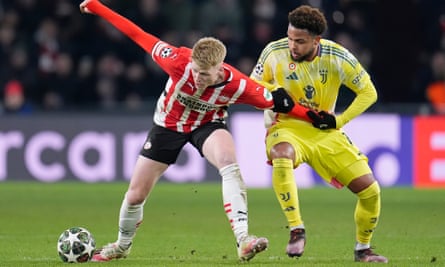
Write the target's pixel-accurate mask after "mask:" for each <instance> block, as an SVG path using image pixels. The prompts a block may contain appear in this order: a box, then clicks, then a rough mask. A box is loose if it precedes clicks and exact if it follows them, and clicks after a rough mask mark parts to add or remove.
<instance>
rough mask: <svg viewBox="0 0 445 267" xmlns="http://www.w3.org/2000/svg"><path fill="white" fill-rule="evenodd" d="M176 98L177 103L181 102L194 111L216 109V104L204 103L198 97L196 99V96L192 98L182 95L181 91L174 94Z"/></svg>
mask: <svg viewBox="0 0 445 267" xmlns="http://www.w3.org/2000/svg"><path fill="white" fill-rule="evenodd" d="M176 100H178V101H179V103H181V104H183V105H184V106H186V107H187V108H189V109H192V110H194V111H198V112H201V113H206V112H209V111H212V110H216V109H218V106H217V105H213V104H210V103H206V102H203V101H200V100H199V99H196V98H193V97H190V96H187V95H183V94H181V93H179V94H177V95H176Z"/></svg>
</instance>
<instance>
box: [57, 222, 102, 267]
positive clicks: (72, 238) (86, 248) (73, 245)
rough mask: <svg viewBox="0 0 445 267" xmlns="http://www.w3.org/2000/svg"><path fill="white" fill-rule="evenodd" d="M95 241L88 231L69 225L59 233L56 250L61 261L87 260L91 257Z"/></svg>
mask: <svg viewBox="0 0 445 267" xmlns="http://www.w3.org/2000/svg"><path fill="white" fill-rule="evenodd" d="M95 248H96V241H95V240H94V237H93V235H91V233H90V231H88V230H87V229H85V228H82V227H71V228H69V229H67V230H65V231H63V233H62V234H61V235H60V237H59V240H58V241H57V252H58V253H59V256H60V258H61V259H62V261H63V262H87V261H89V260H90V259H91V257H93V253H94V250H95Z"/></svg>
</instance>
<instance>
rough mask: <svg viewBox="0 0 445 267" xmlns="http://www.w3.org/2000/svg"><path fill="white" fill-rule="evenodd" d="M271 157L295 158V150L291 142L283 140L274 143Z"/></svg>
mask: <svg viewBox="0 0 445 267" xmlns="http://www.w3.org/2000/svg"><path fill="white" fill-rule="evenodd" d="M270 157H271V158H272V160H273V159H278V158H287V159H291V160H294V159H295V150H294V148H293V147H292V145H291V144H289V143H286V142H282V143H278V144H276V145H274V146H273V147H272V149H271V150H270Z"/></svg>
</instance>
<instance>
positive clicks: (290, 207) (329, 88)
mask: <svg viewBox="0 0 445 267" xmlns="http://www.w3.org/2000/svg"><path fill="white" fill-rule="evenodd" d="M288 21H289V23H288V29H287V37H285V38H282V39H279V40H276V41H273V42H271V43H269V44H268V45H267V46H266V47H265V48H264V50H263V51H262V53H261V55H260V57H259V59H258V62H257V65H256V67H255V68H254V70H253V71H252V74H251V78H253V79H254V80H256V81H258V82H260V83H263V84H265V85H267V84H272V85H273V86H274V87H277V86H278V87H283V88H286V90H288V93H289V94H290V95H292V97H293V99H294V100H295V101H296V102H298V103H299V104H301V105H305V106H306V107H308V108H311V109H313V110H315V111H311V112H309V115H310V117H311V118H313V120H314V122H313V123H312V124H311V123H308V122H307V121H304V120H301V119H296V118H293V117H290V116H287V115H286V114H280V116H277V115H276V114H275V113H274V112H273V111H267V110H266V111H265V121H266V125H267V126H268V127H269V128H268V130H267V133H268V134H267V137H266V149H267V156H268V159H269V160H270V161H271V163H272V165H273V170H272V184H273V188H274V191H275V194H276V197H277V199H278V201H279V203H280V206H281V208H282V210H283V212H284V214H285V216H286V218H287V221H288V225H289V228H290V239H289V242H288V244H287V247H286V252H287V254H288V255H289V257H300V256H301V255H302V254H303V252H304V247H305V244H306V230H305V225H304V223H303V220H302V218H301V214H300V206H299V200H298V190H297V183H296V181H295V177H294V174H293V169H294V168H296V167H298V166H299V165H300V164H302V163H307V164H309V165H310V166H311V167H312V168H313V169H314V170H315V171H316V172H317V173H318V174H319V175H320V176H321V177H322V178H323V179H324V180H325V181H326V182H327V183H330V184H332V185H334V186H337V187H342V186H346V187H348V189H349V190H350V191H351V192H352V193H354V194H355V195H356V196H357V205H356V208H355V213H354V220H355V226H356V240H355V241H356V243H355V249H354V258H355V261H360V262H385V263H386V262H387V261H388V260H387V258H385V257H384V256H381V255H377V254H376V253H374V252H373V250H372V249H371V246H370V243H371V238H372V235H373V233H374V229H375V228H376V226H377V223H378V219H379V215H380V187H379V184H378V183H377V181H376V180H375V178H374V175H373V173H372V171H371V169H370V167H369V165H368V158H367V157H366V156H365V155H364V154H363V153H361V152H360V151H359V149H358V148H357V147H356V146H355V145H354V144H353V143H352V142H351V140H350V139H349V138H348V137H347V136H346V134H345V133H344V132H343V131H342V129H341V128H342V127H343V126H344V125H345V124H346V123H348V122H349V121H350V120H352V119H353V118H354V117H356V116H358V115H360V114H361V113H363V112H364V111H365V110H366V109H368V107H369V106H370V105H372V104H373V103H374V102H375V101H376V100H377V93H376V89H375V87H374V85H373V83H372V81H371V78H370V76H369V74H368V73H367V72H366V70H365V69H364V68H363V67H362V66H361V64H360V63H359V62H358V61H357V59H356V58H355V57H354V56H353V55H352V54H351V53H350V52H349V51H348V50H347V49H345V48H344V47H342V46H341V45H339V44H337V43H335V42H333V41H330V40H327V39H324V38H322V37H321V35H322V34H323V32H324V31H325V30H326V28H327V23H326V19H325V17H324V15H323V14H322V13H321V12H320V11H319V10H318V9H316V8H312V7H310V6H307V5H304V6H300V7H298V8H296V9H294V10H293V11H291V12H290V13H289V15H288ZM341 85H345V86H347V87H348V88H349V89H351V90H352V91H353V92H354V93H355V94H356V97H355V99H354V100H353V102H352V103H351V104H350V105H349V106H348V107H347V108H346V110H345V111H344V112H343V113H341V114H339V115H335V114H334V109H335V103H336V100H337V97H338V93H339V89H340V86H341ZM313 126H315V127H313ZM297 180H298V177H297ZM334 247H335V245H334Z"/></svg>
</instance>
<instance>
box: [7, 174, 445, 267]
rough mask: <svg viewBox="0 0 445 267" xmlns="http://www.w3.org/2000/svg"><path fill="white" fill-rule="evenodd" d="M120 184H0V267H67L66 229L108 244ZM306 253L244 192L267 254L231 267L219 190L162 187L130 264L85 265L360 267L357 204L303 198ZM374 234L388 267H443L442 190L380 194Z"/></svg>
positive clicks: (338, 198)
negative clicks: (61, 243) (290, 249)
mask: <svg viewBox="0 0 445 267" xmlns="http://www.w3.org/2000/svg"><path fill="white" fill-rule="evenodd" d="M126 188H127V184H126V183H102V184H87V183H80V182H79V183H54V184H43V183H33V182H2V183H0V244H1V248H0V266H66V265H67V263H62V262H61V260H60V259H59V257H58V255H57V251H56V243H57V238H58V236H59V234H60V233H61V232H62V231H63V230H65V229H66V228H69V227H71V226H83V227H86V228H87V229H89V230H90V231H91V232H92V233H93V235H94V237H95V239H96V241H97V243H98V246H101V245H103V244H104V243H107V242H111V241H114V240H115V239H116V235H117V221H118V212H119V208H120V203H121V200H122V197H123V194H124V192H125V190H126ZM299 195H300V202H301V207H302V214H303V219H304V221H305V224H306V229H307V235H308V236H307V245H306V250H305V254H304V256H303V257H301V258H300V259H291V258H288V257H287V255H286V254H285V252H284V250H285V246H286V243H287V240H288V230H287V229H286V223H285V218H284V215H283V214H282V213H281V211H280V208H279V206H278V202H277V201H276V199H275V196H274V193H273V191H272V189H249V190H248V198H249V217H250V232H251V233H252V234H256V235H261V236H265V237H267V238H269V241H270V247H269V249H268V250H267V251H265V252H263V253H261V254H259V255H257V256H256V257H255V258H254V259H253V260H251V261H250V262H248V263H244V264H241V263H239V262H238V260H237V254H236V248H235V242H234V237H233V234H232V231H231V230H230V226H229V223H228V221H227V218H226V216H225V214H224V210H223V207H222V200H221V187H220V185H219V184H209V183H204V184H170V183H160V184H158V185H157V187H156V188H155V190H154V191H153V192H152V194H151V196H150V198H149V200H148V202H147V204H146V205H145V209H144V222H143V224H142V225H141V227H140V229H139V231H138V234H137V236H136V238H135V240H134V246H133V250H132V253H131V254H130V256H129V257H128V258H126V259H123V260H116V261H112V262H109V263H83V264H82V265H81V266H99V265H101V264H106V265H107V266H126V267H131V266H252V267H253V266H359V265H365V266H369V265H370V264H359V263H354V262H353V255H352V254H353V251H352V250H353V245H354V225H353V210H354V206H355V197H354V196H353V195H352V194H351V193H349V191H347V190H346V189H343V190H336V189H332V188H327V187H316V188H312V189H303V190H300V191H299ZM382 204H383V205H382V214H381V218H380V224H379V227H378V229H377V231H376V233H375V235H374V240H373V246H375V247H376V251H377V252H378V253H381V254H383V255H385V256H387V257H388V258H389V264H388V265H387V266H401V267H404V266H445V190H419V189H417V190H416V189H412V188H383V189H382ZM68 265H69V264H68Z"/></svg>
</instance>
